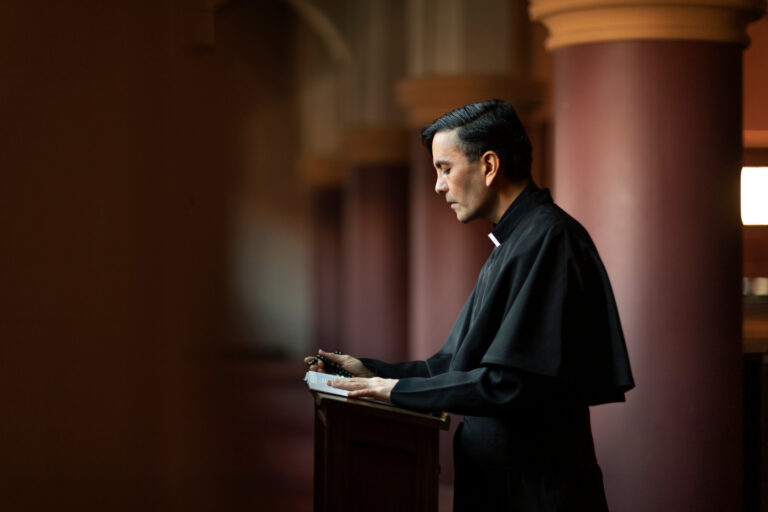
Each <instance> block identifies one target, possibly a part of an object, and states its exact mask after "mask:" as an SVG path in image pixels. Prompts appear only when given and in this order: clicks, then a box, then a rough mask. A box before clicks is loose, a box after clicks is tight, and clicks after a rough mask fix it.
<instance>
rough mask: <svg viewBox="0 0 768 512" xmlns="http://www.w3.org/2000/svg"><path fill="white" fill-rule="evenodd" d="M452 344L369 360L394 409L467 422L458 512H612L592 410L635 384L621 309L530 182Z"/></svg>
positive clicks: (499, 229) (461, 442)
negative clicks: (417, 354)
mask: <svg viewBox="0 0 768 512" xmlns="http://www.w3.org/2000/svg"><path fill="white" fill-rule="evenodd" d="M492 234H493V236H494V237H495V238H496V239H497V241H498V242H499V243H500V245H498V246H497V247H496V248H495V249H494V250H493V252H492V253H491V255H490V256H489V258H488V260H487V261H486V262H485V265H484V266H483V268H482V270H481V271H480V275H479V277H478V279H477V284H476V285H475V288H474V290H472V293H471V295H470V296H469V299H468V300H467V302H466V304H465V305H464V308H463V309H462V311H461V314H460V315H459V317H458V319H457V320H456V323H455V325H454V326H453V329H452V330H451V333H450V335H449V336H448V340H447V341H446V343H445V345H444V346H443V348H442V349H441V350H440V351H439V352H438V353H437V354H435V355H434V356H432V357H431V358H429V359H427V360H426V361H414V362H406V363H394V364H388V363H384V362H381V361H377V360H372V359H363V360H362V361H363V363H364V364H365V365H366V366H368V367H369V368H371V369H372V370H373V371H374V372H375V373H376V375H378V376H380V377H386V378H397V379H400V381H399V382H398V383H397V385H396V386H395V387H394V389H393V390H392V395H391V400H392V402H393V403H394V404H396V405H399V406H402V407H407V408H410V409H416V410H427V411H448V412H451V413H455V414H463V415H464V421H463V423H462V424H461V425H460V426H459V428H458V430H457V432H456V435H455V437H454V464H455V469H456V472H455V475H456V477H455V485H454V510H457V511H463V510H473V511H474V510H521V511H539V510H546V511H565V510H574V511H579V512H581V511H593V510H594V511H600V510H607V506H606V504H605V496H604V492H603V484H602V475H601V473H600V469H599V467H598V465H597V462H596V459H595V452H594V446H593V442H592V433H591V428H590V421H589V407H588V406H589V405H597V404H603V403H608V402H618V401H623V400H624V392H625V391H627V390H629V389H631V388H632V387H633V386H634V382H633V380H632V374H631V371H630V367H629V360H628V357H627V350H626V346H625V343H624V336H623V334H622V331H621V325H620V323H619V317H618V312H617V310H616V304H615V301H614V297H613V292H612V291H611V286H610V283H609V281H608V276H607V274H606V272H605V269H604V267H603V264H602V262H601V261H600V257H599V256H598V254H597V250H596V249H595V246H594V244H593V243H592V240H591V239H590V237H589V235H588V234H587V232H586V231H585V230H584V228H583V227H582V226H581V225H580V224H579V223H578V222H577V221H575V220H574V219H573V218H572V217H570V216H569V215H568V214H566V213H565V212H564V211H563V210H561V209H560V208H559V207H558V206H557V205H555V204H554V203H553V202H552V198H551V196H550V194H549V191H548V190H541V189H539V188H538V187H536V185H534V184H533V183H531V184H529V185H528V186H527V187H526V188H525V189H524V190H523V192H522V193H521V194H520V195H519V196H518V197H517V198H516V199H515V201H514V202H513V203H512V205H511V206H510V207H509V209H508V210H507V211H506V212H505V213H504V215H503V216H502V218H501V220H500V221H499V223H498V224H497V225H495V226H494V228H493V231H492Z"/></svg>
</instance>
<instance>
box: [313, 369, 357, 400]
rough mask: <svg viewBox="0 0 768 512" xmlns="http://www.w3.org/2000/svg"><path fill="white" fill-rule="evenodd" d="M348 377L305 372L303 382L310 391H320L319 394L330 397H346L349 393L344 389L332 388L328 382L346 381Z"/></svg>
mask: <svg viewBox="0 0 768 512" xmlns="http://www.w3.org/2000/svg"><path fill="white" fill-rule="evenodd" d="M346 378H348V377H341V376H339V375H331V374H329V373H320V372H307V374H306V375H305V376H304V382H306V383H307V386H309V389H311V390H312V391H320V392H321V393H329V394H331V395H340V396H347V395H349V391H347V390H346V389H339V388H334V387H332V386H331V385H330V384H328V382H330V381H332V380H336V379H346Z"/></svg>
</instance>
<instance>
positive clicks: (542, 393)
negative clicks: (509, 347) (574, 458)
mask: <svg viewBox="0 0 768 512" xmlns="http://www.w3.org/2000/svg"><path fill="white" fill-rule="evenodd" d="M391 400H392V403H394V404H395V405H398V406H401V407H405V408H408V409H415V410H421V411H447V412H450V413H454V414H463V415H467V416H504V415H506V414H510V413H513V412H514V411H519V410H521V409H539V408H541V407H550V406H552V405H556V404H565V403H573V401H574V400H575V396H574V395H573V394H572V393H571V392H570V391H569V390H568V387H567V385H566V384H565V383H564V381H562V380H561V379H559V378H555V377H548V376H542V375H534V374H530V373H527V372H521V371H518V370H514V369H511V368H506V367H503V366H497V365H484V366H481V367H480V368H475V369H473V370H469V371H451V372H447V373H443V374H440V375H436V376H434V377H428V378H425V377H411V378H404V379H401V380H400V381H399V382H398V383H397V385H395V387H394V389H393V390H392V395H391Z"/></svg>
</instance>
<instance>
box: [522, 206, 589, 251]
mask: <svg viewBox="0 0 768 512" xmlns="http://www.w3.org/2000/svg"><path fill="white" fill-rule="evenodd" d="M515 231H516V232H515V233H513V235H512V237H511V238H512V239H513V240H516V242H517V243H516V244H515V245H517V247H518V248H519V249H523V250H525V249H527V250H542V249H545V248H548V247H550V248H551V247H558V246H562V244H567V245H568V246H569V247H571V248H572V249H575V248H576V247H581V248H586V247H590V246H592V245H593V244H592V240H591V238H590V236H589V233H587V230H586V229H585V228H584V226H582V225H581V223H580V222H579V221H578V220H576V219H575V218H574V217H572V216H571V215H570V214H568V212H566V211H565V210H563V209H562V208H560V207H559V206H558V205H557V204H555V203H553V202H548V203H543V204H540V205H537V206H536V207H535V208H533V209H532V210H531V211H529V212H528V214H527V215H526V216H525V217H524V218H523V219H521V222H520V224H519V225H518V229H516V230H515Z"/></svg>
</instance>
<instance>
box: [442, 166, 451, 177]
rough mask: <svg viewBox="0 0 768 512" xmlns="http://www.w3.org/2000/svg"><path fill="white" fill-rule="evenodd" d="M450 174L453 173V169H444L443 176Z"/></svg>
mask: <svg viewBox="0 0 768 512" xmlns="http://www.w3.org/2000/svg"><path fill="white" fill-rule="evenodd" d="M449 172H451V169H450V168H448V169H443V176H446V175H447V174H448V173H449Z"/></svg>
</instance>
